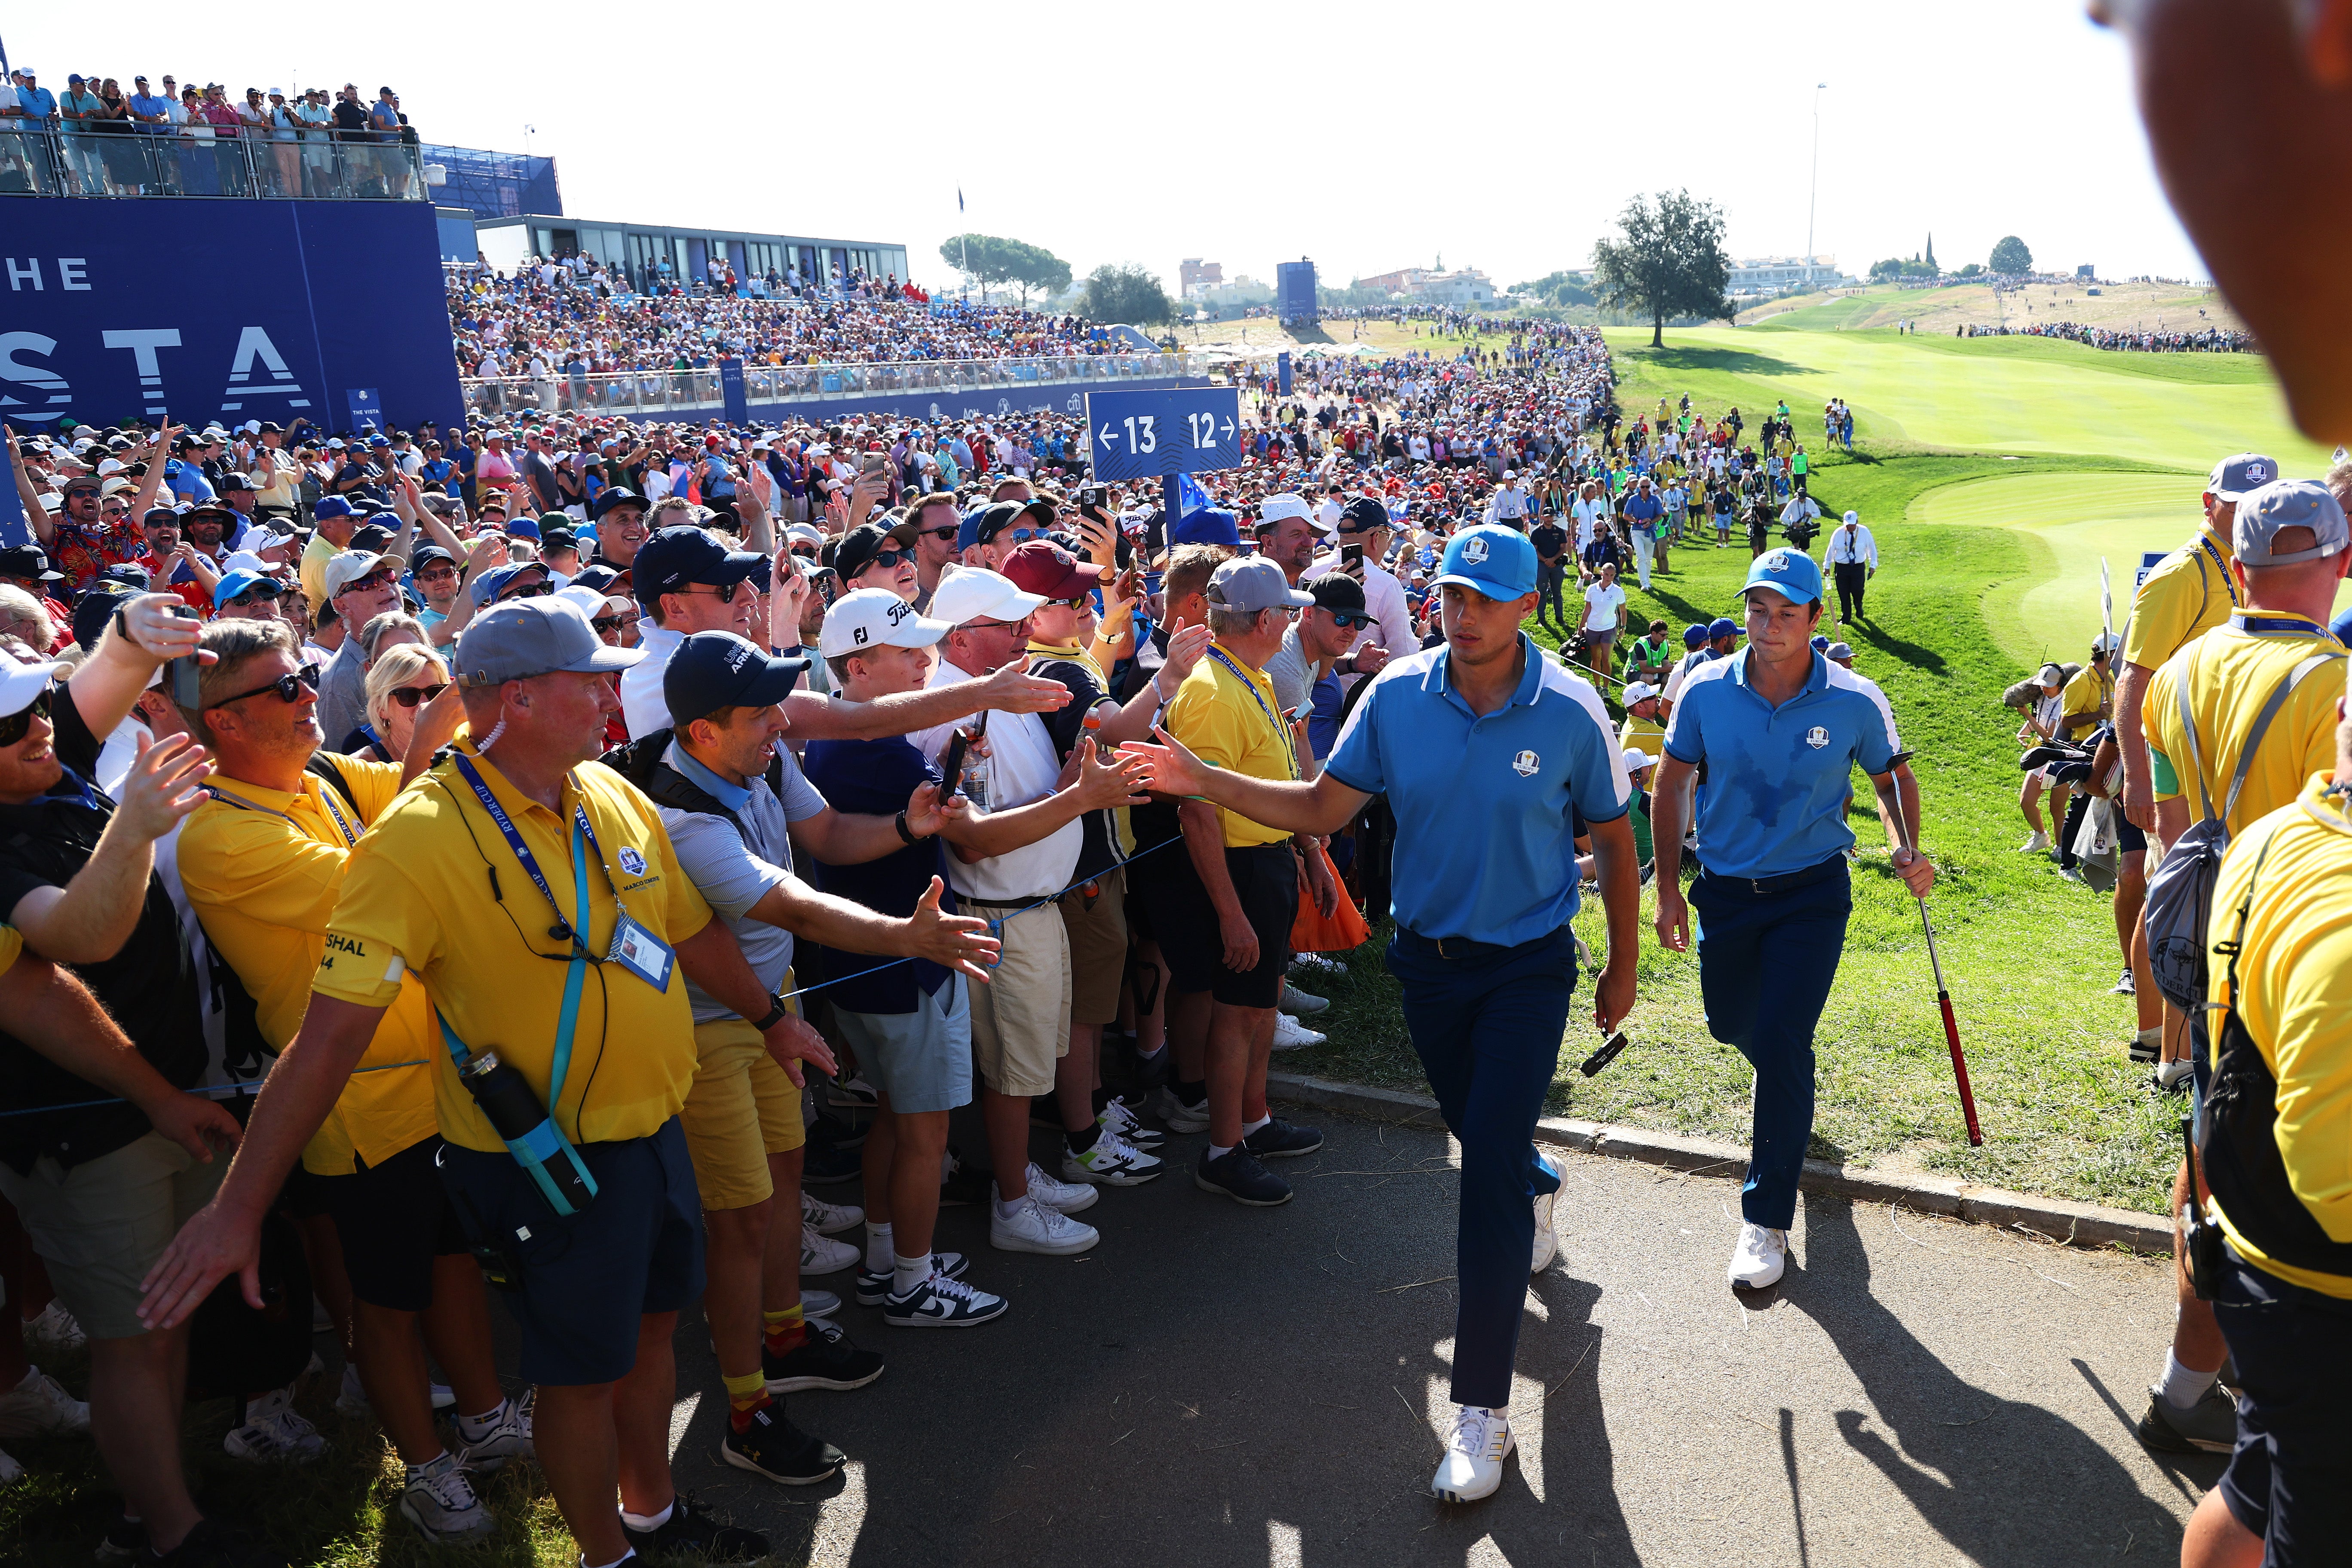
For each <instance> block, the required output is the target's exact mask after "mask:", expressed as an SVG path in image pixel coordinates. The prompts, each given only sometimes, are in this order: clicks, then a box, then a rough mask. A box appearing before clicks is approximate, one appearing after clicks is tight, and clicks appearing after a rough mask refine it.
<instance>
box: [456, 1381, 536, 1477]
mask: <svg viewBox="0 0 2352 1568" xmlns="http://www.w3.org/2000/svg"><path fill="white" fill-rule="evenodd" d="M538 1407H539V1390H538V1389H537V1388H535V1387H533V1388H526V1389H524V1390H523V1391H522V1393H521V1394H519V1395H518V1396H516V1397H515V1398H512V1399H509V1400H508V1401H506V1402H505V1403H504V1404H503V1405H499V1419H498V1424H497V1425H496V1426H492V1427H491V1428H490V1429H489V1430H488V1432H485V1433H483V1434H482V1435H481V1436H479V1437H477V1438H475V1439H473V1440H472V1441H470V1442H467V1443H466V1444H465V1445H464V1446H463V1447H460V1448H459V1449H458V1450H457V1462H458V1463H459V1464H460V1465H463V1466H464V1467H465V1468H467V1469H468V1470H470V1471H472V1472H473V1473H474V1474H476V1475H478V1476H488V1475H493V1474H496V1473H497V1472H498V1471H499V1469H501V1468H504V1467H505V1465H506V1462H507V1461H508V1460H509V1459H535V1458H539V1445H538V1444H537V1443H535V1442H534V1441H532V1438H531V1431H530V1423H531V1416H532V1415H533V1414H535V1413H536V1411H537V1410H538ZM457 1435H458V1436H460V1437H463V1436H465V1433H464V1431H463V1429H460V1430H459V1432H458V1434H457Z"/></svg>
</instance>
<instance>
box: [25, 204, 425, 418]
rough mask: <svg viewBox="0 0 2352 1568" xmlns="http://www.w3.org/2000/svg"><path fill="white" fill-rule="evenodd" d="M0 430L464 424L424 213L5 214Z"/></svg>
mask: <svg viewBox="0 0 2352 1568" xmlns="http://www.w3.org/2000/svg"><path fill="white" fill-rule="evenodd" d="M0 216H5V217H6V219H7V222H6V224H5V227H0V419H5V420H6V421H7V422H8V423H9V424H10V425H11V426H14V427H16V429H18V430H20V431H21V430H54V429H56V428H57V427H58V421H60V420H62V419H64V418H66V417H68V416H71V417H72V418H74V419H76V420H79V421H80V422H82V423H85V424H98V425H106V424H111V423H113V422H115V421H116V420H119V419H127V418H140V419H149V420H152V419H157V418H160V417H162V416H165V415H169V416H171V418H172V419H173V421H174V422H175V423H178V424H182V425H197V424H202V423H204V422H205V421H206V420H210V419H215V418H216V419H219V420H220V421H222V422H223V423H224V424H230V423H237V422H241V421H244V420H247V419H274V420H276V421H278V423H279V424H281V425H287V424H291V423H292V421H293V419H294V417H295V416H298V415H299V416H306V417H308V418H309V419H310V422H311V423H312V424H313V425H315V426H320V427H321V428H323V429H325V430H328V431H335V430H342V429H350V428H355V427H356V426H354V424H353V422H352V420H353V416H352V411H353V410H354V409H373V410H376V411H378V412H380V414H381V416H383V417H384V418H387V419H389V420H390V421H392V422H394V423H395V424H398V425H402V426H415V425H416V424H418V423H420V422H423V421H425V420H427V419H429V420H431V421H432V422H433V423H435V424H451V423H455V422H456V421H457V420H458V419H460V418H462V417H463V416H464V413H465V402H464V398H463V396H462V395H461V394H460V392H459V390H458V386H457V362H456V360H455V359H454V358H453V357H452V355H451V353H450V348H449V314H448V310H447V308H446V304H445V303H444V300H443V294H442V282H441V266H440V259H439V258H440V247H439V245H438V243H437V240H436V234H435V228H434V211H433V208H432V207H431V206H430V205H427V204H426V203H424V202H306V201H197V200H173V199H170V198H153V199H140V198H132V197H125V198H121V199H118V200H110V201H74V200H67V199H62V198H48V197H39V196H9V197H5V198H0Z"/></svg>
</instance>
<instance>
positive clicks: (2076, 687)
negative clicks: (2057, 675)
mask: <svg viewBox="0 0 2352 1568" xmlns="http://www.w3.org/2000/svg"><path fill="white" fill-rule="evenodd" d="M2115 710H2116V683H2115V679H2114V678H2113V677H2111V676H2109V675H2108V674H2107V673H2106V672H2105V671H2104V670H2102V669H2099V668H2096V667H2095V666H2092V665H2087V664H2086V665H2084V667H2083V668H2081V669H2080V670H2078V671H2076V672H2075V675H2074V679H2072V680H2070V681H2068V682H2067V683H2066V687H2065V689H2064V690H2063V691H2061V692H2059V694H2058V713H2059V718H2060V724H2059V731H2060V732H2061V733H2062V734H2063V733H2066V732H2067V731H2069V730H2070V729H2071V730H2072V731H2073V734H2074V736H2080V735H2082V734H2083V733H2084V731H2088V730H2090V729H2091V728H2093V727H2094V726H2095V725H2096V724H2098V723H2099V722H2100V721H2102V720H2105V719H2111V718H2113V717H2114V716H2115ZM2070 721H2071V722H2070Z"/></svg>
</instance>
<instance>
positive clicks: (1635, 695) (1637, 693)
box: [1625, 680, 1658, 708]
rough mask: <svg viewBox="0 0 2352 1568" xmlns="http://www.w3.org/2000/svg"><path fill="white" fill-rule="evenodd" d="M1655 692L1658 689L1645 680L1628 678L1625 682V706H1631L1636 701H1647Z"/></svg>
mask: <svg viewBox="0 0 2352 1568" xmlns="http://www.w3.org/2000/svg"><path fill="white" fill-rule="evenodd" d="M1657 694H1658V689H1657V688H1656V687H1654V686H1653V685H1651V684H1650V683H1649V682H1648V681H1646V680H1629V681H1627V682H1626V683H1625V706H1626V707H1628V708H1631V707H1632V706H1633V704H1634V703H1636V702H1647V701H1648V700H1650V699H1651V698H1653V697H1655V696H1656V695H1657Z"/></svg>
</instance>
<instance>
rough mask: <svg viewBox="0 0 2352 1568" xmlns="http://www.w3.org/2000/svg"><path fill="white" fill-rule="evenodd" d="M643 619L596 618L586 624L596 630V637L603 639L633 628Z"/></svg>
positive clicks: (630, 617)
mask: <svg viewBox="0 0 2352 1568" xmlns="http://www.w3.org/2000/svg"><path fill="white" fill-rule="evenodd" d="M644 618H645V617H644V616H593V617H592V618H591V619H590V620H589V622H588V624H589V625H590V626H593V627H595V628H596V635H597V636H598V637H605V636H609V635H610V634H612V633H614V632H617V631H623V630H625V629H626V628H628V627H630V626H635V625H636V624H637V623H638V622H639V621H640V620H643V619H644Z"/></svg>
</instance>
